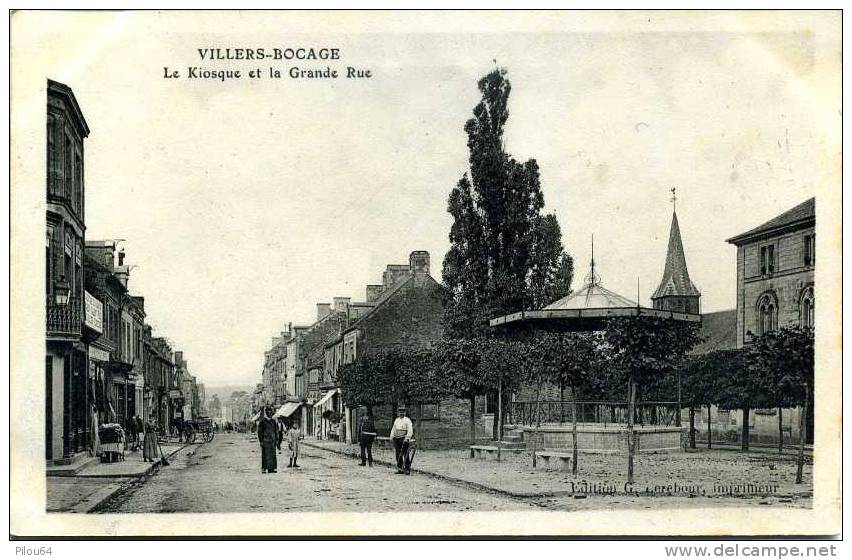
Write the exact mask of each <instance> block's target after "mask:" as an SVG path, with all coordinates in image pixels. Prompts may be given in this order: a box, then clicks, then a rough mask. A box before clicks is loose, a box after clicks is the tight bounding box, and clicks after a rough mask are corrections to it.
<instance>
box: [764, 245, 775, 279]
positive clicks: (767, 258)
mask: <svg viewBox="0 0 852 560" xmlns="http://www.w3.org/2000/svg"><path fill="white" fill-rule="evenodd" d="M774 272H775V245H764V246H763V247H761V248H760V274H761V276H766V275H768V274H772V273H774Z"/></svg>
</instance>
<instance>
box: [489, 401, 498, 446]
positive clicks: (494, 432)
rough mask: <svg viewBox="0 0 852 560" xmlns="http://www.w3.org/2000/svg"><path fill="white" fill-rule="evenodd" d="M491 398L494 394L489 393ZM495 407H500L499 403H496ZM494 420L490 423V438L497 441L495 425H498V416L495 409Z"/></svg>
mask: <svg viewBox="0 0 852 560" xmlns="http://www.w3.org/2000/svg"><path fill="white" fill-rule="evenodd" d="M491 398H492V399H493V398H494V394H493V393H491ZM497 408H498V409H499V408H500V405H497ZM493 416H494V421H493V422H492V423H491V439H492V440H494V441H497V426H498V423H499V422H498V418H499V416H498V415H497V411H495V412H494V414H493Z"/></svg>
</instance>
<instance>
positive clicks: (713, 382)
mask: <svg viewBox="0 0 852 560" xmlns="http://www.w3.org/2000/svg"><path fill="white" fill-rule="evenodd" d="M717 367H718V363H717V362H716V361H715V360H714V359H713V357H712V356H711V355H709V354H700V355H697V356H690V357H689V358H687V360H686V361H685V362H684V364H683V366H682V367H681V368H680V377H681V380H680V381H681V386H682V388H683V392H682V393H681V402H682V404H683V405H684V406H687V407H689V447H690V448H691V449H695V410H696V409H699V410H700V409H701V408H702V407H707V418H708V420H707V447H708V448H710V447H712V446H713V433H712V429H711V426H710V420H709V418H710V407H711V406H712V405H713V404H716V403H717V402H718V400H719V390H720V389H719V383H718V381H719V376H718V375H717V373H718V371H717Z"/></svg>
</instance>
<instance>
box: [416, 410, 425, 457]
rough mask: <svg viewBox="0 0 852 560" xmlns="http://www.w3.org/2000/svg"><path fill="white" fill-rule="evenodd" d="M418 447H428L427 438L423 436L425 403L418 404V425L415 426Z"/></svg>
mask: <svg viewBox="0 0 852 560" xmlns="http://www.w3.org/2000/svg"><path fill="white" fill-rule="evenodd" d="M414 432H415V434H416V436H415V438H416V439H417V440H418V442H417V448H418V449H426V438H425V437H423V403H420V404H418V405H417V426H416V427H415V428H414Z"/></svg>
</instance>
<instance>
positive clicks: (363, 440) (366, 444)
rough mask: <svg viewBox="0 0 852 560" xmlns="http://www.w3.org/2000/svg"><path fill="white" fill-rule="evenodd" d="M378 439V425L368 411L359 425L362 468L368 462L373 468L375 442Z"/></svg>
mask: <svg viewBox="0 0 852 560" xmlns="http://www.w3.org/2000/svg"><path fill="white" fill-rule="evenodd" d="M375 439H376V425H375V423H374V422H373V417H372V416H370V411H369V410H368V411H367V412H366V413H365V414H364V416H363V417H361V421H360V422H359V423H358V443H359V444H360V445H361V466H362V467H363V466H364V465H366V464H367V463H368V462H369V464H370V466H371V467H372V466H373V441H375Z"/></svg>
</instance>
